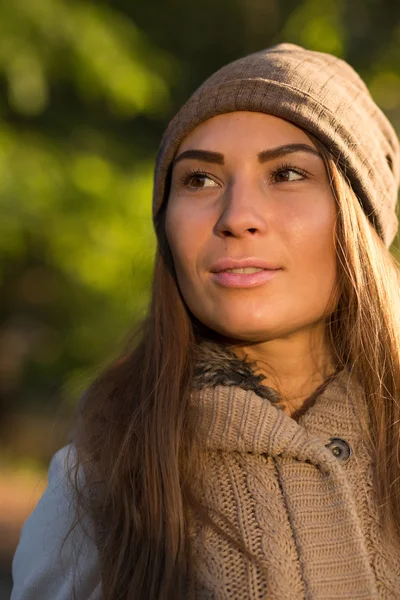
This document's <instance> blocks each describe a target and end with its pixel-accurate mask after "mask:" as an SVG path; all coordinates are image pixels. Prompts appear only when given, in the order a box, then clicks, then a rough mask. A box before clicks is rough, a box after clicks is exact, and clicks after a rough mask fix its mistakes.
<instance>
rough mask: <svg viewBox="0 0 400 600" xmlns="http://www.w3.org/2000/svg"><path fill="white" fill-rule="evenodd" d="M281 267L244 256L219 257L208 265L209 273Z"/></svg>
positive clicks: (277, 268) (271, 269) (254, 271)
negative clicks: (238, 257)
mask: <svg viewBox="0 0 400 600" xmlns="http://www.w3.org/2000/svg"><path fill="white" fill-rule="evenodd" d="M280 269H281V267H279V266H278V265H275V264H273V263H269V262H267V261H265V260H262V259H260V258H255V257H251V256H246V257H244V258H240V259H237V258H230V257H226V258H220V259H218V260H216V261H215V262H214V263H213V264H212V265H211V267H210V271H211V273H220V272H222V271H224V272H230V273H238V274H243V273H256V272H258V271H277V270H280Z"/></svg>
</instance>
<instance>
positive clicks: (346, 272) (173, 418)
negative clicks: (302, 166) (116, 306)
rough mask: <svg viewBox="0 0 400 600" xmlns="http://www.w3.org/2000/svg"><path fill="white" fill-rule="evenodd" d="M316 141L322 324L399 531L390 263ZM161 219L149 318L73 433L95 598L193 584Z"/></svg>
mask: <svg viewBox="0 0 400 600" xmlns="http://www.w3.org/2000/svg"><path fill="white" fill-rule="evenodd" d="M317 145H318V147H319V149H320V152H321V154H322V156H323V158H324V160H325V164H326V167H327V171H328V175H329V177H330V184H331V187H332V190H333V192H334V195H335V198H336V202H337V227H336V247H337V271H338V282H337V285H338V290H337V291H338V292H339V294H338V296H339V301H338V304H337V308H336V310H335V312H334V313H333V314H332V315H331V317H330V318H329V320H328V322H327V333H328V335H329V338H330V340H331V343H332V347H333V350H334V353H335V359H336V362H337V364H338V365H339V366H341V367H349V368H351V369H352V371H353V374H354V376H355V377H357V378H358V380H359V381H360V382H361V384H362V387H363V389H364V391H365V395H366V398H367V403H368V413H369V416H368V419H365V423H364V428H365V435H366V436H368V438H369V439H370V441H371V443H372V446H373V449H374V457H373V459H374V460H373V462H374V474H375V491H376V495H377V502H378V504H379V506H380V509H381V514H382V522H383V524H384V526H385V527H386V529H387V531H388V532H391V535H394V536H395V537H396V539H398V540H400V503H399V502H398V499H399V498H400V407H399V388H400V348H399V333H400V324H399V316H400V306H399V289H400V288H399V283H400V277H399V270H398V267H397V265H396V263H395V261H394V259H393V258H392V257H391V255H390V253H389V252H388V250H387V248H386V247H385V246H384V244H383V242H382V241H381V240H380V238H379V236H378V235H377V234H376V232H375V231H374V229H373V227H372V226H371V224H370V222H369V221H368V218H367V217H366V215H365V213H364V211H363V209H362V208H361V206H360V204H359V202H358V200H357V198H356V196H355V194H354V193H353V191H352V190H351V187H350V186H349V184H348V183H347V181H346V180H345V178H344V176H343V175H342V174H341V172H340V170H339V169H338V167H337V165H336V164H335V162H334V161H333V159H332V158H331V157H330V155H329V153H328V152H327V150H326V149H325V148H324V147H323V146H321V144H319V143H317ZM164 217H165V209H164V210H162V211H161V212H160V214H159V216H158V218H157V222H156V231H157V237H158V250H157V255H156V261H155V270H154V277H153V286H152V294H151V302H150V307H149V312H148V316H147V318H146V320H145V321H144V322H143V324H142V325H141V328H140V330H139V331H138V332H136V334H135V335H134V336H132V340H131V342H130V345H129V346H128V348H127V349H126V351H125V352H124V353H123V355H122V356H120V357H119V358H118V359H117V360H115V361H114V362H113V364H112V365H111V366H110V367H109V368H108V369H106V370H105V372H103V373H102V374H101V375H100V376H99V377H98V378H97V379H96V381H94V383H93V384H92V385H91V387H90V388H89V390H88V391H87V393H86V394H85V397H84V399H83V401H82V403H81V406H80V409H79V413H78V416H77V421H76V427H75V430H74V433H73V436H72V441H73V443H74V447H76V449H77V456H78V465H77V466H78V467H80V466H82V467H83V469H84V471H85V474H86V480H87V492H88V493H85V491H84V490H82V489H81V488H80V487H79V486H78V485H76V486H75V487H76V495H77V498H78V500H79V506H83V507H85V506H86V510H88V511H89V513H90V514H91V516H92V517H93V520H94V522H95V524H96V527H97V531H98V538H97V543H98V547H99V552H100V563H101V573H102V585H103V594H104V598H105V600H122V599H123V600H127V599H129V600H135V599H140V600H167V599H172V598H173V599H174V600H177V599H178V598H180V597H182V598H189V597H191V594H192V593H193V587H192V586H191V584H190V582H192V583H193V574H192V573H191V565H192V561H191V548H190V543H189V535H188V531H189V530H188V526H189V521H190V518H191V511H192V510H193V505H192V500H191V479H192V477H191V473H192V469H193V461H194V460H195V458H194V457H195V456H196V452H195V438H194V427H193V423H192V422H191V419H190V416H189V414H190V412H189V411H188V399H189V394H190V382H191V377H192V373H193V369H194V350H195V347H196V344H197V343H198V335H199V334H198V333H197V329H196V326H195V323H194V320H193V318H192V317H191V315H190V314H189V312H188V310H187V308H186V306H185V303H184V302H183V300H182V298H181V295H180V292H179V289H178V285H177V281H176V277H175V274H174V267H173V261H172V257H171V254H170V251H169V248H168V244H167V241H166V237H165V227H164ZM88 496H89V497H90V502H88V501H87V498H88ZM188 582H189V584H188Z"/></svg>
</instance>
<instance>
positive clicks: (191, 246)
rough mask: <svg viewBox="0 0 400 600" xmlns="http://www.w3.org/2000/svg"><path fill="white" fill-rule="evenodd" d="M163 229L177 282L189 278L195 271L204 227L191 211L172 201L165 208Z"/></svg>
mask: <svg viewBox="0 0 400 600" xmlns="http://www.w3.org/2000/svg"><path fill="white" fill-rule="evenodd" d="M165 229H166V234H167V240H168V244H169V247H170V249H171V252H172V257H173V260H174V265H175V270H176V274H177V277H178V281H179V284H180V285H182V284H183V280H185V281H186V280H187V279H190V278H191V277H193V276H194V273H195V272H196V265H197V262H198V257H199V254H200V252H201V247H202V245H203V243H204V242H203V237H204V227H202V226H201V222H200V220H199V219H196V220H195V219H194V218H193V211H189V210H187V209H186V208H185V207H184V208H182V207H180V206H177V205H176V204H175V203H174V202H173V201H172V202H171V205H170V206H168V208H167V214H166V221H165Z"/></svg>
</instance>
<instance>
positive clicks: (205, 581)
mask: <svg viewBox="0 0 400 600" xmlns="http://www.w3.org/2000/svg"><path fill="white" fill-rule="evenodd" d="M363 397H364V396H363V393H362V388H361V387H360V385H359V384H358V383H356V382H355V381H354V378H353V377H352V375H351V373H350V372H349V371H348V370H343V371H341V372H340V373H338V374H337V375H336V376H335V377H334V378H333V379H332V380H331V381H330V383H329V384H328V385H327V386H326V387H325V389H324V390H323V392H322V393H321V394H319V395H318V396H317V398H316V400H315V402H314V404H313V405H312V406H311V407H310V408H309V409H308V410H307V412H306V413H305V414H304V415H303V416H302V417H300V418H299V420H298V421H295V420H294V419H292V418H290V417H289V416H288V415H286V414H285V413H284V412H283V410H281V407H280V406H279V397H278V395H277V394H276V392H275V391H274V390H272V389H271V388H269V387H267V386H266V385H264V382H263V381H262V378H261V377H260V376H258V375H255V374H254V373H253V370H252V368H251V365H249V364H248V363H246V362H244V361H240V360H238V359H237V358H236V357H234V356H233V355H232V354H229V352H225V351H223V350H221V349H220V348H219V347H218V346H215V345H214V346H213V345H212V344H211V345H208V346H206V347H205V350H204V347H203V349H202V351H201V355H200V357H199V360H198V369H197V373H196V376H195V380H194V389H193V393H192V395H191V403H190V409H191V410H192V411H194V412H195V417H196V423H197V433H198V444H199V445H200V451H201V454H202V459H203V460H202V464H203V468H202V469H201V470H200V471H199V473H198V474H196V479H195V483H194V490H195V493H196V494H197V496H198V500H199V501H200V502H201V504H202V505H203V506H204V507H205V508H206V509H207V512H208V513H209V515H210V516H211V518H212V519H213V521H214V522H215V523H216V524H217V525H218V526H219V528H220V529H219V530H218V529H217V528H216V527H214V526H213V525H212V523H207V522H204V520H202V519H201V518H200V517H196V518H193V521H192V523H191V525H190V537H191V542H192V548H193V560H194V567H195V568H194V573H195V578H196V590H197V598H198V600H244V599H248V600H261V599H262V600H395V599H397V600H399V599H400V549H399V548H398V547H397V546H396V547H394V545H392V542H390V540H389V539H388V538H387V536H386V537H384V536H383V534H382V530H381V527H380V524H379V518H378V507H377V502H376V498H375V493H374V487H373V482H372V465H371V452H370V449H369V446H368V444H367V442H366V440H365V436H364V434H363V432H362V429H361V426H360V418H359V414H360V413H359V411H360V410H361V411H365V410H366V409H365V400H363ZM65 450H66V449H63V450H60V451H59V452H58V453H57V455H56V456H55V457H54V459H53V461H52V464H51V467H50V473H49V486H48V489H47V490H46V492H45V494H44V496H43V497H42V499H41V501H40V502H39V505H38V507H37V508H36V510H35V511H34V513H33V514H32V515H31V517H30V518H29V519H28V521H27V523H26V524H25V526H24V529H23V533H22V536H21V540H20V544H19V546H18V549H17V552H16V555H15V557H14V562H13V576H14V590H13V595H12V600H36V599H39V598H40V600H70V598H72V597H73V596H72V586H73V583H74V584H75V583H76V582H77V583H78V585H77V587H76V586H74V589H75V592H76V598H77V600H88V599H89V597H90V598H91V599H93V600H100V599H101V581H100V570H99V558H98V552H97V548H96V545H95V544H94V543H93V542H92V538H91V537H88V531H90V529H91V527H92V524H91V523H86V524H82V525H80V526H78V527H76V528H75V529H74V539H73V540H71V538H68V541H67V544H66V545H65V546H64V547H63V555H62V557H61V558H62V560H61V559H60V558H58V557H59V545H60V541H61V540H62V539H63V538H64V536H65V533H66V532H67V531H68V529H69V527H70V525H71V519H72V518H73V513H74V511H73V508H72V507H73V504H74V496H73V491H72V490H71V489H70V487H69V486H68V479H67V475H66V472H67V470H68V465H67V464H66V456H68V453H67V452H66V451H65ZM69 466H70V465H69ZM229 536H230V537H229ZM94 537H95V536H94ZM79 538H81V540H80V539H79ZM235 541H236V542H237V543H235ZM238 543H239V544H241V545H243V546H245V547H246V548H247V550H248V553H250V554H251V555H252V557H253V558H252V559H250V558H249V557H248V556H247V555H246V553H244V552H243V551H242V550H240V549H239V547H238ZM83 544H85V547H84V551H82V546H83Z"/></svg>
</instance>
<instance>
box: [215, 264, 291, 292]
mask: <svg viewBox="0 0 400 600" xmlns="http://www.w3.org/2000/svg"><path fill="white" fill-rule="evenodd" d="M245 267H255V268H259V269H262V271H258V272H256V273H228V272H227V271H226V269H241V268H242V269H243V268H245ZM210 271H211V277H212V280H213V281H215V283H218V284H219V285H222V286H223V287H230V288H251V287H256V286H259V285H262V284H264V283H266V282H267V281H270V280H271V279H272V278H273V277H275V275H276V274H277V273H279V271H281V268H280V267H277V266H276V265H272V264H270V263H267V262H265V261H263V260H260V259H258V258H252V257H246V258H242V259H233V258H221V259H219V260H217V261H216V262H215V263H213V264H212V265H211V268H210Z"/></svg>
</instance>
